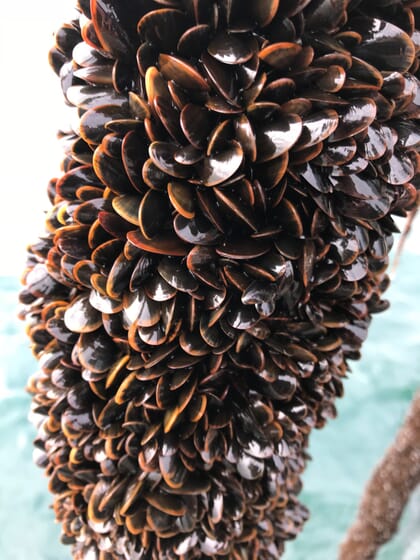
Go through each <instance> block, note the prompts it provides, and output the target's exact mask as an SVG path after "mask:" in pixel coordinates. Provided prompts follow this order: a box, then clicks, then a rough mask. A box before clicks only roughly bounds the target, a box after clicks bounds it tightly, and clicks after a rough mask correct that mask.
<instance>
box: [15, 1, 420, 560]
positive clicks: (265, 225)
mask: <svg viewBox="0 0 420 560" xmlns="http://www.w3.org/2000/svg"><path fill="white" fill-rule="evenodd" d="M419 18H420V12H419V9H418V8H416V7H415V5H414V4H413V3H412V2H404V1H403V0H393V1H388V2H385V3H383V2H382V3H381V2H372V1H371V0H339V1H332V0H320V1H314V0H288V1H285V0H284V1H281V2H279V0H260V1H258V2H245V3H244V2H242V1H240V0H219V1H217V2H215V1H214V2H213V1H210V0H209V1H201V0H185V1H183V0H170V1H168V0H155V1H154V2H153V1H152V0H144V1H143V2H130V1H128V0H124V1H118V2H117V1H116V0H91V1H90V2H88V1H87V0H79V2H78V12H77V16H76V17H75V19H73V20H72V21H71V22H69V23H67V24H64V25H63V26H62V27H61V29H60V30H59V31H58V32H57V34H56V44H55V45H54V47H53V48H52V49H51V52H50V63H51V65H52V67H53V69H54V70H55V72H56V73H57V74H58V75H59V76H60V79H61V84H62V89H63V93H64V97H65V100H66V103H67V104H68V105H70V106H71V107H73V110H74V112H75V118H74V119H73V121H72V125H71V126H72V127H73V128H70V129H69V130H62V131H60V138H61V141H62V143H63V147H64V153H65V158H64V160H63V163H62V175H61V177H60V178H58V179H53V180H52V181H51V182H50V184H49V185H48V194H49V198H50V202H51V208H50V210H49V212H48V214H47V219H46V233H45V235H44V236H43V237H42V238H41V239H40V240H38V241H37V242H35V243H34V244H32V245H31V246H30V248H29V255H28V266H27V270H26V272H25V274H24V278H23V281H24V288H23V290H22V292H21V296H20V299H21V303H22V305H23V307H24V311H23V315H24V316H26V318H27V323H28V333H29V336H30V337H31V340H32V345H33V346H32V347H33V352H34V354H35V355H36V356H37V357H38V358H39V359H40V372H38V373H37V374H35V375H34V376H33V377H32V378H31V380H30V381H29V384H28V387H29V390H30V391H31V392H32V393H33V409H34V412H36V413H37V415H38V418H39V419H40V420H39V426H38V427H39V430H38V435H37V439H36V446H37V448H38V450H39V453H38V459H37V462H38V464H39V465H41V466H43V467H44V468H45V469H46V473H47V475H48V476H49V480H50V483H49V488H50V490H51V492H52V493H53V494H54V510H55V513H56V517H57V519H58V520H59V521H60V522H61V523H62V530H63V537H62V539H63V542H65V543H67V544H70V545H72V547H73V555H74V558H75V559H77V560H78V559H82V558H87V557H89V558H97V559H100V560H123V559H126V558H132V559H138V560H146V559H147V560H158V559H161V558H165V559H168V560H176V559H181V560H190V559H191V560H194V559H199V558H213V559H215V558H217V557H223V558H225V559H226V560H227V559H230V560H241V559H244V558H253V559H255V558H261V560H277V558H279V557H280V556H281V554H282V552H283V549H284V543H285V542H286V541H287V540H288V539H291V538H294V537H295V536H296V535H297V534H298V532H299V531H300V530H301V528H302V525H303V523H304V521H305V520H306V518H307V516H308V512H307V510H306V508H305V507H304V506H303V505H302V504H300V503H299V501H298V498H297V496H298V494H299V491H300V488H301V480H300V477H301V474H302V472H303V470H304V468H305V463H306V447H307V444H308V438H309V434H310V432H311V430H312V429H313V428H320V427H322V426H323V425H324V424H325V422H326V421H327V419H328V418H330V417H333V416H334V415H335V413H336V411H335V406H334V402H335V398H336V397H340V396H341V395H342V392H343V389H342V382H343V378H344V377H345V375H346V372H347V370H348V360H350V359H357V358H358V357H359V355H360V347H361V345H362V343H363V341H364V339H365V338H366V336H367V332H368V326H369V323H370V320H371V316H372V314H373V313H375V312H379V311H382V310H383V309H385V308H386V305H387V304H386V302H385V301H384V300H382V299H381V298H382V293H383V291H384V290H385V289H386V287H387V286H388V278H387V276H386V267H387V264H388V252H389V250H390V248H391V246H392V242H393V239H392V237H393V233H395V232H396V231H397V228H396V226H395V223H394V221H393V217H392V216H393V215H398V216H404V215H405V214H406V211H407V210H410V209H411V208H412V207H413V206H414V204H415V203H416V198H417V188H418V184H419V182H418V171H419V169H420V158H419V153H418V152H419V148H420V132H419V128H418V125H417V119H418V118H420V83H419V80H418V70H419V62H418V52H419V50H420V48H419V43H418V35H419V34H418V31H417V25H419V23H420V20H419Z"/></svg>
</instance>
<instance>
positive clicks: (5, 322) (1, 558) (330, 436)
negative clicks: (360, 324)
mask: <svg viewBox="0 0 420 560" xmlns="http://www.w3.org/2000/svg"><path fill="white" fill-rule="evenodd" d="M419 278H420V254H414V253H410V252H406V253H405V254H404V255H403V258H402V260H401V262H400V266H399V268H398V271H397V277H396V279H395V282H394V285H393V287H392V288H391V289H390V290H389V292H388V298H389V299H391V301H392V308H391V310H390V311H388V312H386V313H384V314H382V315H380V316H377V317H376V318H375V319H374V321H373V324H372V329H371V332H370V337H369V340H368V342H367V343H366V345H365V347H364V355H363V360H362V361H360V362H358V363H355V364H354V366H353V372H352V373H351V375H350V378H349V379H348V381H347V384H346V396H345V398H344V399H343V400H342V401H340V403H339V405H338V410H339V418H338V419H337V420H335V421H333V422H331V423H330V424H329V426H327V428H325V429H324V430H322V431H320V432H317V433H315V434H314V435H313V438H312V443H311V448H310V452H311V454H312V456H313V458H314V460H313V461H312V462H311V464H310V466H309V468H308V470H307V472H306V475H305V488H304V492H303V493H302V500H303V501H304V502H305V503H306V504H307V505H308V506H309V507H310V509H311V519H310V521H309V522H308V523H307V525H306V528H305V531H304V532H303V534H302V535H301V536H300V537H299V539H298V540H297V541H295V542H293V543H290V544H289V545H288V547H287V552H286V554H285V556H284V558H285V560H309V559H310V560H335V559H336V558H337V548H338V543H339V542H340V540H341V539H342V536H343V534H344V532H345V530H346V527H347V526H348V525H349V523H350V522H351V520H352V519H353V517H354V514H355V511H356V508H357V503H358V499H359V496H360V493H361V490H362V488H363V484H364V481H365V480H366V479H367V477H368V476H369V473H370V471H371V469H372V467H373V466H374V465H375V463H376V462H377V460H378V459H379V458H380V457H381V455H382V453H383V452H384V450H385V449H386V447H387V446H388V445H389V444H390V443H391V441H392V439H393V436H394V434H395V431H396V429H397V427H398V425H399V424H400V423H401V421H402V419H403V417H404V414H405V412H406V410H407V407H408V403H409V402H410V400H411V397H412V395H413V393H414V391H415V390H416V388H417V387H419V386H420V329H419V320H420V283H419ZM18 290H19V284H18V282H17V281H16V280H15V279H13V278H6V277H0V438H1V439H0V441H1V447H0V475H1V476H0V527H1V531H0V560H29V559H30V560H69V559H70V553H69V551H68V549H67V548H66V547H64V546H62V545H60V544H59V527H58V526H57V525H56V524H55V523H54V520H53V514H52V511H51V510H50V509H49V504H50V503H51V498H50V496H49V494H48V491H47V489H46V486H47V484H46V480H45V479H44V477H43V474H42V471H40V470H39V469H38V468H36V467H35V466H33V465H32V439H33V437H34V430H33V429H32V427H31V426H30V424H29V423H28V422H27V419H26V417H27V412H28V409H29V403H30V399H29V396H27V395H26V394H25V392H24V390H23V388H24V386H25V383H26V379H27V376H28V375H29V374H30V373H31V372H32V371H34V370H35V369H36V368H37V364H36V362H35V360H34V359H33V358H32V357H31V355H30V352H29V350H28V343H27V340H26V338H25V336H24V333H23V325H22V324H21V323H20V322H19V321H18V320H17V319H16V318H15V314H16V298H17V292H18ZM416 497H417V500H416V499H415V498H416ZM419 510H420V494H418V495H417V496H415V497H414V499H412V500H411V503H410V505H409V508H408V510H407V512H406V514H405V516H404V520H403V523H402V527H401V530H400V532H399V534H398V535H397V537H396V538H395V539H394V540H393V541H392V542H391V543H390V544H389V545H387V546H386V547H384V548H383V550H382V551H381V554H380V555H379V557H378V560H420V543H419V538H418V536H417V535H416V526H417V527H419V526H420V512H419ZM416 537H417V542H416ZM355 560H357V559H355Z"/></svg>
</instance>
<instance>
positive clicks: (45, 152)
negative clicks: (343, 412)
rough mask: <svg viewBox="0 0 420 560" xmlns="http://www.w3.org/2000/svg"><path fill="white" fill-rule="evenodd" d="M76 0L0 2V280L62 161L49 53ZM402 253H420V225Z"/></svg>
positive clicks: (28, 236)
mask: <svg viewBox="0 0 420 560" xmlns="http://www.w3.org/2000/svg"><path fill="white" fill-rule="evenodd" d="M73 5H74V3H73V0H39V1H34V0H19V1H15V2H2V8H1V11H2V14H1V19H0V67H1V70H2V73H1V76H2V77H1V88H0V106H1V107H2V111H1V121H0V122H1V128H0V130H1V132H0V135H1V136H0V138H1V140H0V142H1V146H0V147H1V150H0V164H1V165H0V189H1V193H2V203H1V204H0V235H1V245H0V248H1V259H0V275H6V274H10V275H19V274H20V272H21V271H22V270H23V268H24V261H25V246H26V245H27V244H28V243H29V242H31V241H35V239H36V237H37V236H38V233H40V232H42V225H43V222H44V212H43V211H44V210H45V209H46V208H47V207H48V201H47V198H46V195H45V192H46V186H47V183H48V181H49V179H50V178H51V177H52V176H54V175H55V174H57V173H58V169H59V167H58V166H59V163H60V161H61V158H62V152H61V148H60V146H59V143H58V142H57V140H56V130H57V128H58V126H59V123H61V122H63V107H64V105H63V101H62V96H61V91H60V87H59V80H58V78H57V77H56V76H55V74H54V73H53V72H52V70H51V69H50V68H49V65H48V61H47V53H48V50H49V48H50V46H51V45H52V43H53V32H54V31H55V30H56V29H57V28H58V26H59V25H60V23H61V22H62V21H66V20H67V19H68V17H67V16H68V14H71V13H72V7H73ZM415 229H416V235H413V236H412V238H411V241H410V242H409V244H408V246H407V248H406V250H416V252H418V251H419V250H420V249H419V245H420V244H419V243H418V242H416V240H419V239H420V219H418V220H417V222H416V228H415Z"/></svg>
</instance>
